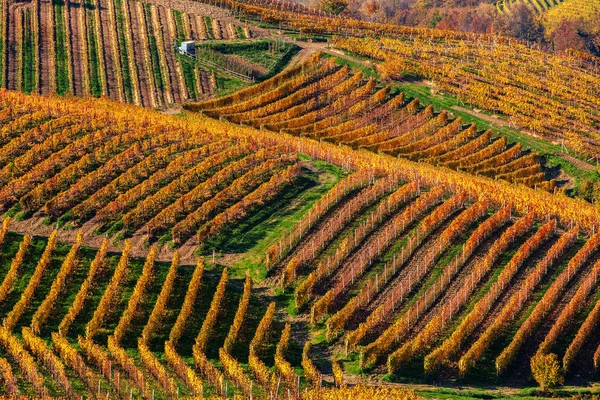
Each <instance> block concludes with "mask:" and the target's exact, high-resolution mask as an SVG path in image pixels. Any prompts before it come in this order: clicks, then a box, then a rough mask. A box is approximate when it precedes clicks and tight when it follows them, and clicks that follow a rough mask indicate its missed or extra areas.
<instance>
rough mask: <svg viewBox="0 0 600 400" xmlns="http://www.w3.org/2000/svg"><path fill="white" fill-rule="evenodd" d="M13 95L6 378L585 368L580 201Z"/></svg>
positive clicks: (10, 387) (291, 378)
mask: <svg viewBox="0 0 600 400" xmlns="http://www.w3.org/2000/svg"><path fill="white" fill-rule="evenodd" d="M327 65H329V64H327V63H324V64H321V63H316V62H315V63H314V66H317V68H323V67H325V66H327ZM303 69H304V70H305V71H307V67H306V65H304V66H303V65H300V66H299V67H297V68H296V70H297V71H295V72H294V69H292V70H290V71H289V72H288V73H289V74H290V75H293V74H294V73H299V71H302V70H303ZM342 71H343V70H342ZM333 74H335V72H332V76H333ZM349 79H351V78H349ZM279 81H280V78H279V77H275V78H273V79H271V80H269V81H265V82H266V83H264V84H263V85H262V86H255V88H256V89H248V91H250V90H257V91H261V92H264V93H265V94H266V93H269V92H268V91H266V90H264V89H265V86H266V85H270V84H273V82H279ZM291 81H293V80H291ZM247 93H248V92H246V94H247ZM237 96H239V95H238V94H233V95H231V96H230V97H225V98H223V100H220V101H221V102H225V103H226V102H228V101H231V99H235V98H236V97H237ZM0 99H1V110H0V112H2V123H1V124H2V130H1V132H2V136H1V137H2V142H1V146H0V151H1V152H2V154H3V155H4V157H3V158H2V159H3V160H5V161H4V166H3V169H2V171H4V172H2V174H3V176H4V178H2V179H3V181H2V186H1V188H0V195H1V199H2V200H1V201H2V205H3V211H4V212H6V216H12V220H11V219H8V218H6V216H5V217H3V218H4V223H3V226H2V230H1V232H0V237H1V240H0V243H1V246H0V259H1V260H2V262H1V263H0V266H1V269H0V281H1V283H0V284H1V285H2V288H1V290H0V293H1V296H2V297H1V298H0V310H2V312H1V315H3V324H2V328H0V366H1V367H2V368H1V371H2V379H3V382H4V383H5V385H3V386H2V389H0V393H2V394H12V393H19V394H24V395H30V396H36V395H37V396H40V395H44V394H49V395H51V396H65V395H69V396H79V395H90V394H96V393H98V392H100V393H101V395H102V396H104V393H108V396H109V397H126V396H128V395H130V396H136V397H146V398H151V397H153V396H159V397H171V396H176V395H177V394H178V393H179V394H180V395H194V394H199V393H202V394H206V395H209V394H221V395H223V394H228V395H231V394H233V393H234V392H235V393H241V394H245V395H246V396H250V394H251V393H252V395H253V396H254V397H256V398H264V397H269V393H271V394H272V393H279V395H280V396H281V393H285V394H284V396H288V397H296V396H300V394H301V393H304V390H305V389H308V388H311V387H312V388H314V387H320V386H322V385H325V386H328V385H332V384H333V383H335V384H337V385H341V384H343V383H344V381H346V380H350V381H354V380H356V379H357V378H356V377H354V375H355V374H357V373H359V372H360V369H359V368H358V367H359V366H360V367H361V368H362V370H363V371H371V372H373V373H375V375H374V376H375V377H378V376H381V375H382V374H384V373H385V372H386V371H389V372H391V373H392V374H391V375H390V377H391V379H392V380H395V379H399V377H401V376H404V375H405V374H409V375H410V374H412V375H413V376H414V375H415V372H414V371H423V372H416V378H415V379H419V380H422V381H425V377H424V374H425V373H426V374H427V375H434V376H436V377H437V379H441V380H442V381H443V380H444V379H445V378H446V377H449V376H450V377H453V376H456V377H462V379H464V380H465V381H466V382H471V383H472V382H480V383H481V382H483V381H482V380H481V375H482V374H485V376H487V377H488V378H486V379H488V382H489V379H490V378H489V377H493V376H495V374H494V373H491V371H495V370H497V372H498V374H499V376H500V377H499V378H497V379H498V380H497V381H496V382H504V381H503V379H505V377H506V379H508V381H509V382H511V381H514V379H517V380H516V381H515V382H522V381H523V380H525V381H526V380H527V379H528V377H529V376H530V375H529V372H528V364H529V358H530V357H531V356H532V354H533V353H534V352H538V353H540V354H546V353H556V354H558V356H559V357H560V359H561V360H562V361H563V365H564V367H565V371H566V378H567V381H569V380H570V379H571V376H572V375H570V374H571V373H574V374H577V375H578V376H582V374H583V376H585V377H586V379H591V378H592V376H591V372H592V371H593V370H594V369H593V368H594V367H593V365H594V362H596V363H597V358H598V357H597V354H600V351H597V350H596V349H597V348H598V345H599V342H598V337H597V335H596V334H595V330H594V329H593V328H592V327H594V326H595V323H596V319H597V314H598V313H597V312H596V311H597V310H596V309H597V308H598V306H597V305H596V304H597V296H596V295H595V293H596V289H597V285H598V283H599V282H598V280H597V279H596V278H597V273H598V265H599V264H598V262H597V256H598V254H597V249H598V240H599V239H598V238H599V235H598V234H597V233H595V232H597V228H598V221H600V215H599V212H598V209H597V208H596V207H594V206H592V205H589V204H588V203H585V202H583V201H577V200H573V199H569V198H567V197H564V196H561V195H552V194H550V193H548V192H545V191H541V190H533V189H529V188H526V187H524V186H516V185H512V184H509V183H508V182H505V181H502V180H491V179H489V178H487V177H484V176H473V175H469V174H466V173H463V172H456V171H452V170H449V169H440V168H437V167H435V166H431V165H429V164H426V163H415V162H413V161H410V160H407V159H403V158H396V157H390V156H389V155H386V154H384V153H382V154H376V153H374V152H368V151H356V150H353V149H352V148H351V147H348V146H339V145H337V144H333V143H328V142H327V141H316V140H314V139H312V138H309V137H302V136H292V135H289V134H286V133H275V132H270V131H268V130H257V129H254V128H252V127H248V126H243V125H238V124H232V123H230V122H227V121H216V120H213V119H209V118H206V117H201V116H194V115H188V118H186V119H177V118H174V117H167V116H164V115H161V114H158V113H155V112H151V111H148V110H144V109H141V108H137V107H134V106H126V105H123V104H120V103H115V102H112V101H109V100H81V99H75V98H73V99H68V100H61V99H58V98H42V97H36V96H33V97H30V96H26V95H23V94H20V93H16V92H8V91H2V92H0ZM239 104H243V103H239ZM90 110H93V112H91V113H90ZM182 163H183V164H182ZM318 170H321V171H324V172H322V174H323V173H325V174H326V175H327V176H329V178H327V179H325V180H319V179H317V181H315V183H314V184H312V185H313V186H312V187H313V189H311V185H308V186H307V185H305V184H302V179H307V175H310V174H314V173H315V172H317V171H318ZM327 171H329V172H327ZM314 185H317V186H316V188H315V186H314ZM286 196H291V197H287V199H288V200H286V201H284V202H283V203H277V202H278V200H279V199H281V198H284V199H285V198H286ZM263 207H264V208H266V210H267V211H263ZM269 207H271V208H269ZM273 207H275V208H273ZM290 207H291V208H290ZM278 208H281V211H280V212H277V213H275V215H274V216H270V214H269V215H265V212H268V210H269V209H271V210H274V209H278ZM271 212H273V211H271ZM86 221H89V222H86ZM101 221H106V223H105V224H104V225H103V224H102V223H101ZM57 227H58V228H59V230H58V231H55V230H54V229H55V228H57ZM79 227H81V231H80V232H78V231H77V230H73V228H75V229H78V228H79ZM265 227H268V228H265ZM16 232H19V233H16ZM98 233H100V234H102V235H104V234H105V233H106V234H107V235H108V236H111V235H112V236H111V237H110V239H108V238H102V236H101V235H100V236H99V235H98ZM37 235H40V236H37ZM129 236H131V239H127V237H129ZM248 236H254V237H255V238H254V239H252V240H251V242H250V243H249V244H246V245H244V244H243V243H244V241H246V240H247V238H248ZM124 239H125V240H124ZM154 239H161V240H159V241H158V242H156V241H155V240H154ZM165 241H166V242H171V243H170V246H173V247H169V245H165V244H164V242H165ZM197 243H198V244H201V246H200V247H201V248H200V250H201V251H202V252H204V254H206V255H207V256H206V257H204V259H202V258H197V257H196V255H194V254H192V253H191V252H190V249H193V248H195V247H196V244H197ZM190 244H193V246H190ZM207 245H209V247H206V246H207ZM176 248H179V251H174V250H173V249H176ZM212 250H214V252H213V251H212ZM246 269H247V270H248V275H247V277H245V271H246ZM178 287H180V288H182V290H176V289H175V288H178ZM292 294H293V295H292ZM514 332H517V334H516V335H514V334H513V333H514ZM558 333H560V335H557V334H558ZM215 344H216V345H215ZM444 360H446V361H444ZM419 364H420V365H421V366H422V367H421V368H417V369H415V365H419ZM475 364H476V365H477V368H473V366H474V365H475ZM596 365H597V364H596ZM405 367H406V368H408V369H405ZM408 371H413V372H408ZM577 379H580V378H577ZM371 383H374V382H373V381H371ZM98 388H99V389H98ZM303 396H308V395H307V394H303ZM317 398H318V397H317Z"/></svg>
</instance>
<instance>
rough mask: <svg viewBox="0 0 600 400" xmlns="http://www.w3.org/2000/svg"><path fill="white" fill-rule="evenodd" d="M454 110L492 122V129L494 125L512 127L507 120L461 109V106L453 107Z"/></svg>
mask: <svg viewBox="0 0 600 400" xmlns="http://www.w3.org/2000/svg"><path fill="white" fill-rule="evenodd" d="M452 109H453V110H456V111H460V112H464V113H467V114H469V115H472V116H474V117H477V118H479V119H482V120H484V121H487V122H490V123H491V124H492V127H493V125H496V126H511V125H510V123H509V122H508V121H505V120H503V119H501V118H500V117H494V116H491V115H487V114H484V113H483V112H480V111H475V110H470V109H468V108H464V107H460V106H452Z"/></svg>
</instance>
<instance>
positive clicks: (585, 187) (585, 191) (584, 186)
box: [577, 178, 594, 202]
mask: <svg viewBox="0 0 600 400" xmlns="http://www.w3.org/2000/svg"><path fill="white" fill-rule="evenodd" d="M593 193H594V182H593V181H591V180H590V179H585V178H582V179H581V182H580V183H579V188H578V189H577V195H578V196H579V197H581V198H582V199H585V200H587V201H589V202H591V201H592V198H593Z"/></svg>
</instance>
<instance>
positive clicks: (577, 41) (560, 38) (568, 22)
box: [550, 18, 586, 51]
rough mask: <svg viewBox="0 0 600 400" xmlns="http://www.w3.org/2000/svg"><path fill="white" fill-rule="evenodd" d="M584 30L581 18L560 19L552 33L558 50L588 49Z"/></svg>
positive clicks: (551, 36)
mask: <svg viewBox="0 0 600 400" xmlns="http://www.w3.org/2000/svg"><path fill="white" fill-rule="evenodd" d="M580 32H583V21H582V20H581V19H572V18H563V19H561V20H560V22H559V23H558V25H557V26H556V28H554V31H553V32H552V34H551V35H550V38H551V39H552V42H553V43H554V49H555V50H556V51H565V50H568V49H575V50H581V51H585V50H586V43H585V39H584V38H583V36H582V35H581V33H580Z"/></svg>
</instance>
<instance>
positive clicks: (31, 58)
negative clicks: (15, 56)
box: [21, 9, 37, 93]
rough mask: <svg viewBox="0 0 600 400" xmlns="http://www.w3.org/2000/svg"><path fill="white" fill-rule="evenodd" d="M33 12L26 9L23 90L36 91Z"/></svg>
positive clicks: (26, 91) (27, 91) (25, 91)
mask: <svg viewBox="0 0 600 400" xmlns="http://www.w3.org/2000/svg"><path fill="white" fill-rule="evenodd" d="M33 24H34V21H33V12H32V10H31V9H25V11H24V21H23V49H22V50H23V63H22V68H23V72H22V73H23V75H22V78H23V80H22V85H21V91H22V92H24V93H32V92H35V91H36V83H35V80H36V74H37V65H36V55H35V40H34V37H33Z"/></svg>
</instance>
